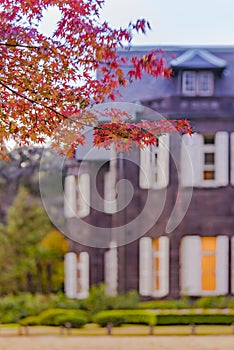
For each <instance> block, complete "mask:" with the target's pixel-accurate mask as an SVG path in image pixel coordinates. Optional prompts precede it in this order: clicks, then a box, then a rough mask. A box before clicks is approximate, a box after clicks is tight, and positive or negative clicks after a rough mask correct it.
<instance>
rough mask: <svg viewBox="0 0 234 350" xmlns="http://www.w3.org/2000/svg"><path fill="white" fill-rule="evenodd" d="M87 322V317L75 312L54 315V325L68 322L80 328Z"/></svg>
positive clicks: (64, 324) (62, 324) (65, 324)
mask: <svg viewBox="0 0 234 350" xmlns="http://www.w3.org/2000/svg"><path fill="white" fill-rule="evenodd" d="M87 323H88V318H87V317H84V316H82V315H79V314H78V315H77V314H76V313H71V312H70V313H69V312H68V313H66V314H64V315H58V316H56V317H55V325H56V326H67V325H68V324H69V325H70V326H71V327H72V328H81V327H83V326H84V325H86V324H87Z"/></svg>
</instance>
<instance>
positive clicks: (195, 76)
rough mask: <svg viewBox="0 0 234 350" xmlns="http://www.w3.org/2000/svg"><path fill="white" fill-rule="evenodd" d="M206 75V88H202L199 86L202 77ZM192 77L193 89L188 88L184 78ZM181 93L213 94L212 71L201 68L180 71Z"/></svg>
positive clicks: (192, 94)
mask: <svg viewBox="0 0 234 350" xmlns="http://www.w3.org/2000/svg"><path fill="white" fill-rule="evenodd" d="M205 76H207V77H208V80H207V87H208V88H207V90H203V89H202V86H201V82H202V79H203V78H204V77H205ZM188 78H189V79H192V80H193V82H192V85H193V89H192V90H188V88H187V86H186V80H187V79H188ZM182 94H183V95H184V96H212V95H213V94H214V73H213V72H210V71H207V70H204V71H203V70H201V71H194V70H185V71H183V72H182Z"/></svg>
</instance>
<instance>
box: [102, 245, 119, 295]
mask: <svg viewBox="0 0 234 350" xmlns="http://www.w3.org/2000/svg"><path fill="white" fill-rule="evenodd" d="M104 269H105V270H104V274H105V293H106V295H111V296H115V295H117V293H118V252H117V243H116V242H114V241H112V242H111V243H110V248H109V250H108V251H107V252H106V253H105V256H104Z"/></svg>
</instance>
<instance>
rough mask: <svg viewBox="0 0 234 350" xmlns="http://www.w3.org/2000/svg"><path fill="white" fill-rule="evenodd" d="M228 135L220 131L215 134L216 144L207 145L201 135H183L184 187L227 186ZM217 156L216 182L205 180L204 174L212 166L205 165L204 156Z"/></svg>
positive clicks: (182, 182)
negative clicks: (208, 154) (211, 154)
mask: <svg viewBox="0 0 234 350" xmlns="http://www.w3.org/2000/svg"><path fill="white" fill-rule="evenodd" d="M228 137H229V136H228V133H227V132H226V131H218V132H216V134H215V144H214V145H205V144H204V137H203V135H201V134H197V133H195V134H193V135H192V136H190V135H183V137H182V144H181V161H180V181H181V185H182V186H183V187H193V186H194V187H201V188H218V187H224V186H227V185H228V183H229V176H228V175H229V174H228V171H229V170H228V162H229V154H228ZM207 152H208V153H209V152H212V153H214V154H215V164H214V166H213V165H212V170H214V171H215V178H214V180H204V178H203V175H204V174H203V172H204V170H205V169H208V168H209V167H210V168H211V166H209V165H205V164H204V154H205V153H207Z"/></svg>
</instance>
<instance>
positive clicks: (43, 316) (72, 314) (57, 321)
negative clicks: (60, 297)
mask: <svg viewBox="0 0 234 350" xmlns="http://www.w3.org/2000/svg"><path fill="white" fill-rule="evenodd" d="M88 321H89V318H88V315H87V313H86V312H85V311H83V310H69V309H48V310H45V311H42V312H41V313H40V314H39V315H37V316H29V317H26V318H23V319H21V320H20V321H19V323H20V324H21V325H29V326H30V325H31V326H33V325H44V326H65V325H66V323H70V324H71V326H72V327H75V328H79V327H82V326H83V325H85V324H86V323H88Z"/></svg>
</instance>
